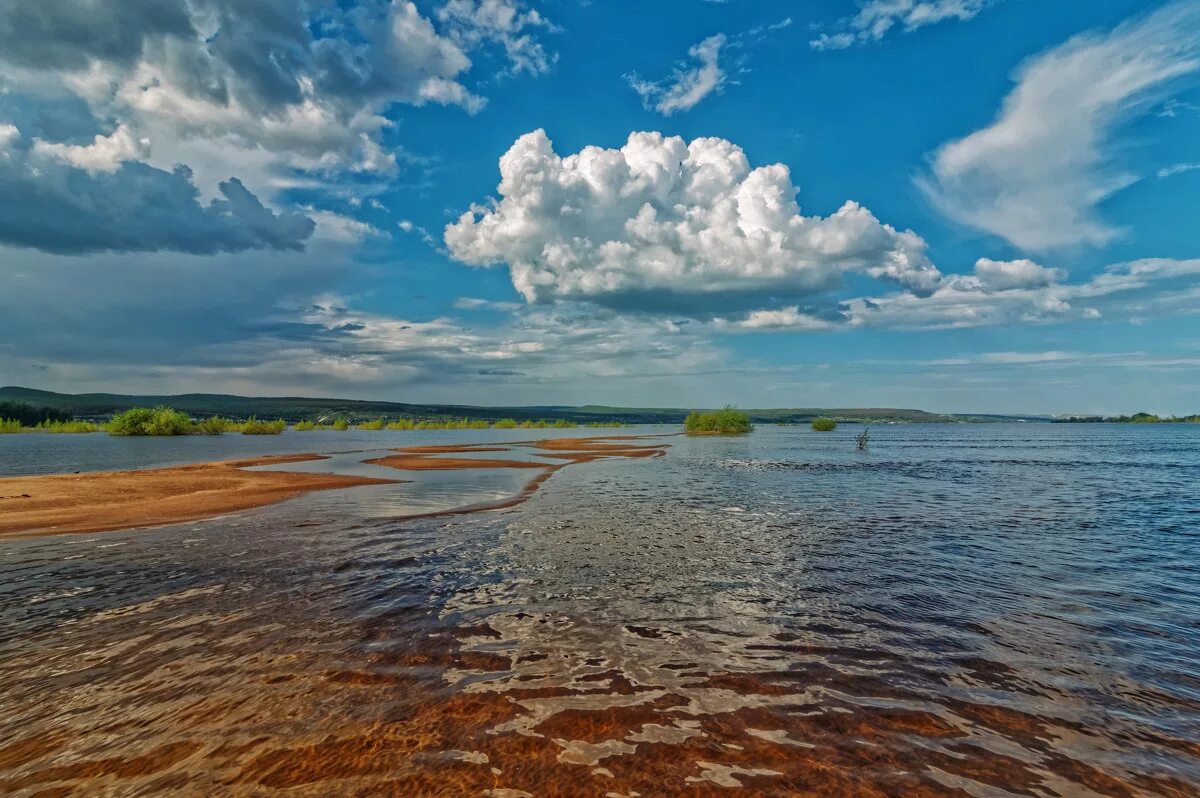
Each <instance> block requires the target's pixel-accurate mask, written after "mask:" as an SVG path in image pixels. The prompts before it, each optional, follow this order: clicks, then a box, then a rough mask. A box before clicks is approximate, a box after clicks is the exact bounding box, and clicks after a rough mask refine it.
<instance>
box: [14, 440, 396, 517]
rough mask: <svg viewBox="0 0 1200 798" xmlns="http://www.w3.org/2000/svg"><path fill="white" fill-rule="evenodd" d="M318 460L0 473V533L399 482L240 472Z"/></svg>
mask: <svg viewBox="0 0 1200 798" xmlns="http://www.w3.org/2000/svg"><path fill="white" fill-rule="evenodd" d="M323 459H325V458H324V457H321V456H319V455H315V454H299V455H278V456H274V457H258V458H253V459H249V460H224V461H219V462H215V463H196V464H192V465H185V466H177V467H174V468H156V469H151V470H145V471H101V472H93V473H83V474H51V475H48V476H29V477H5V478H3V479H0V536H10V535H13V536H15V535H23V536H31V537H32V536H41V535H63V534H70V533H79V532H104V531H112V530H116V529H131V528H136V527H150V526H161V525H163V524H173V523H179V522H181V521H195V520H198V519H201V518H211V517H213V516H218V515H224V514H226V513H232V512H236V511H239V510H249V509H251V508H255V507H263V506H265V505H268V504H275V503H276V502H281V501H284V500H285V499H290V498H292V497H295V496H300V495H302V494H304V493H310V492H312V491H318V490H334V489H338V488H352V487H357V486H360V485H386V484H389V482H399V481H401V480H385V479H372V478H370V477H358V476H345V475H339V474H301V473H295V472H290V471H247V470H245V469H246V468H248V467H250V466H260V465H274V464H277V463H298V462H305V461H309V460H323Z"/></svg>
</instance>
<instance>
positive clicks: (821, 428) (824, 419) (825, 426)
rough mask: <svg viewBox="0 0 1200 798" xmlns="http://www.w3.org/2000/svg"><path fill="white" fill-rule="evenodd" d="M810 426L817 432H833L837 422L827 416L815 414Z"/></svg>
mask: <svg viewBox="0 0 1200 798" xmlns="http://www.w3.org/2000/svg"><path fill="white" fill-rule="evenodd" d="M812 428H813V429H814V430H816V431H817V432H833V431H834V430H835V429H837V422H836V421H834V420H833V419H832V418H829V417H828V416H817V417H816V418H814V419H813V420H812Z"/></svg>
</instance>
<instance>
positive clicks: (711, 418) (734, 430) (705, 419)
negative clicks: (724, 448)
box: [683, 405, 754, 435]
mask: <svg viewBox="0 0 1200 798" xmlns="http://www.w3.org/2000/svg"><path fill="white" fill-rule="evenodd" d="M683 428H684V430H685V431H686V432H687V434H689V435H744V434H745V433H747V432H750V431H751V430H753V429H754V425H753V424H751V423H750V416H749V415H748V414H747V413H744V412H743V411H741V410H738V409H737V408H735V407H734V406H733V405H725V406H724V407H723V408H721V409H720V410H713V411H710V412H701V411H699V410H693V411H692V412H691V413H689V414H688V416H687V418H685V419H684V420H683Z"/></svg>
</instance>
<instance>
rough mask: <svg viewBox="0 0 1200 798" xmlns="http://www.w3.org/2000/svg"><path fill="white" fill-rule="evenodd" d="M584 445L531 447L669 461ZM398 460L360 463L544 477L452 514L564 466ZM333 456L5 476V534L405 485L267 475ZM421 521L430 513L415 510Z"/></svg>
mask: <svg viewBox="0 0 1200 798" xmlns="http://www.w3.org/2000/svg"><path fill="white" fill-rule="evenodd" d="M613 439H614V438H612V437H601V436H598V437H591V438H586V439H579V438H562V439H550V440H540V441H531V442H526V443H525V444H523V445H525V446H527V447H529V448H531V449H533V450H539V451H540V450H546V451H548V452H552V453H553V454H552V455H551V456H552V457H555V458H560V459H566V460H568V461H569V463H583V462H590V461H593V460H596V459H599V458H601V457H649V456H661V455H662V454H663V453H664V451H665V449H664V447H663V446H661V445H659V446H653V445H651V446H646V445H635V444H633V443H631V442H630V441H631V440H633V436H620V437H619V440H620V441H621V442H620V443H611V442H610V441H611V440H613ZM397 451H398V453H397V454H389V455H387V456H384V457H374V458H366V459H363V460H362V461H361V462H363V463H365V464H368V465H378V466H384V467H387V468H390V469H395V470H397V471H456V470H464V469H497V468H499V469H509V468H515V469H529V470H536V471H539V472H541V473H540V474H539V475H538V476H537V477H535V478H533V479H531V480H530V482H529V483H528V484H526V485H525V486H524V487H523V488H522V489H521V490H520V491H518V492H516V493H514V495H513V496H511V497H506V498H504V499H502V500H500V501H492V502H488V503H485V504H476V503H473V502H470V501H466V500H464V502H463V503H462V506H461V507H456V508H452V509H450V510H448V511H447V512H459V511H476V510H483V509H499V508H501V507H508V506H512V504H513V503H514V502H516V501H521V500H524V499H525V498H528V496H529V495H531V494H532V492H533V491H534V490H536V489H537V487H538V486H539V485H541V484H542V483H543V482H544V481H545V479H546V478H548V477H549V475H550V474H551V473H553V472H554V471H557V470H558V469H560V468H562V467H563V466H564V465H566V464H565V463H553V462H546V461H545V460H530V459H525V460H513V459H502V458H492V457H485V458H479V457H470V458H468V457H452V456H447V455H451V454H472V455H475V454H479V453H487V452H507V451H511V448H510V447H499V446H487V445H483V444H458V445H454V446H440V447H439V446H434V447H420V446H417V447H401V448H400V449H398V450H397ZM328 460H329V457H328V456H326V455H320V454H313V453H301V454H290V455H271V456H262V457H255V458H246V459H239V460H225V461H217V462H210V463H192V464H187V465H180V466H174V467H169V468H158V469H144V470H129V471H100V472H86V473H72V474H45V475H32V476H16V477H3V478H0V510H3V515H0V536H13V535H34V536H36V535H55V534H60V535H61V534H72V533H83V532H105V531H112V530H118V529H131V528H139V527H153V526H160V525H164V524H173V523H180V522H184V521H195V520H199V519H202V518H211V517H214V516H218V515H224V514H227V513H233V512H237V511H241V510H249V509H253V508H258V507H264V506H267V505H270V504H275V503H277V502H282V501H286V500H288V499H291V498H295V497H297V496H300V495H303V494H306V493H310V492H313V491H324V490H338V489H348V488H354V487H361V486H365V485H387V484H394V483H398V482H402V481H403V479H402V478H401V477H399V476H397V477H396V478H395V479H387V478H381V477H370V476H361V475H353V474H338V473H312V472H308V473H301V472H296V471H288V470H262V468H263V467H264V466H269V467H272V468H278V467H281V466H287V465H290V464H295V463H313V462H315V461H328ZM413 515H414V516H416V515H424V514H418V513H414V514H413Z"/></svg>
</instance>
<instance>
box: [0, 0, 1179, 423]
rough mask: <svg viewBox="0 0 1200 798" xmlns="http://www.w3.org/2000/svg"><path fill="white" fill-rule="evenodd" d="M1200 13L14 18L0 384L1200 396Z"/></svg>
mask: <svg viewBox="0 0 1200 798" xmlns="http://www.w3.org/2000/svg"><path fill="white" fill-rule="evenodd" d="M1198 199H1200V2H1198V1H1197V0H1176V1H1175V2H1169V3H1158V4H1148V3H1146V2H1133V1H1132V0H1106V1H1104V2H1093V3H1086V4H1084V3H1052V4H1047V3H1042V2H1032V0H821V1H820V2H808V3H804V4H784V3H767V2H763V3H753V2H748V0H728V2H706V1H705V0H675V1H674V2H661V3H637V4H633V3H617V2H603V1H602V0H593V1H592V2H580V0H552V1H548V2H534V1H533V0H519V1H518V0H436V1H435V2H419V3H415V4H414V3H410V2H407V0H404V1H397V2H384V1H383V0H379V1H378V2H369V3H350V2H340V3H335V2H316V1H314V2H298V1H297V0H286V1H285V0H271V1H270V2H266V1H264V2H261V3H255V4H244V3H238V2H233V0H194V2H190V3H185V2H183V0H129V1H128V2H123V3H120V4H107V3H95V2H92V1H91V0H36V2H35V1H34V0H13V1H12V2H9V3H6V4H5V5H4V7H3V8H0V207H4V208H5V209H6V210H5V211H4V212H3V213H2V214H0V274H3V276H4V278H5V279H4V286H5V288H4V289H3V290H2V291H0V382H3V383H10V384H24V385H32V386H37V387H45V388H51V389H57V390H66V391H87V390H110V391H127V392H182V391H232V392H238V393H248V394H258V395H264V394H283V393H287V394H307V395H317V394H319V395H334V396H346V397H361V398H379V399H392V400H396V401H442V402H457V403H473V404H551V403H564V404H565V403H571V404H581V403H603V404H624V405H670V406H701V405H714V404H721V403H725V402H734V403H738V404H741V405H743V406H759V407H761V406H776V407H780V406H843V407H845V406H860V407H861V406H876V407H878V406H905V407H921V408H925V409H930V410H941V411H976V412H1026V413H1035V412H1042V413H1069V412H1088V413H1091V412H1100V413H1107V412H1131V411H1134V410H1142V409H1145V410H1151V411H1155V412H1162V413H1183V412H1197V410H1200V376H1198V375H1200V314H1198V313H1197V308H1200V239H1198V238H1197V233H1196V230H1197V226H1196V221H1197V217H1196V207H1197V200H1198Z"/></svg>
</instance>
